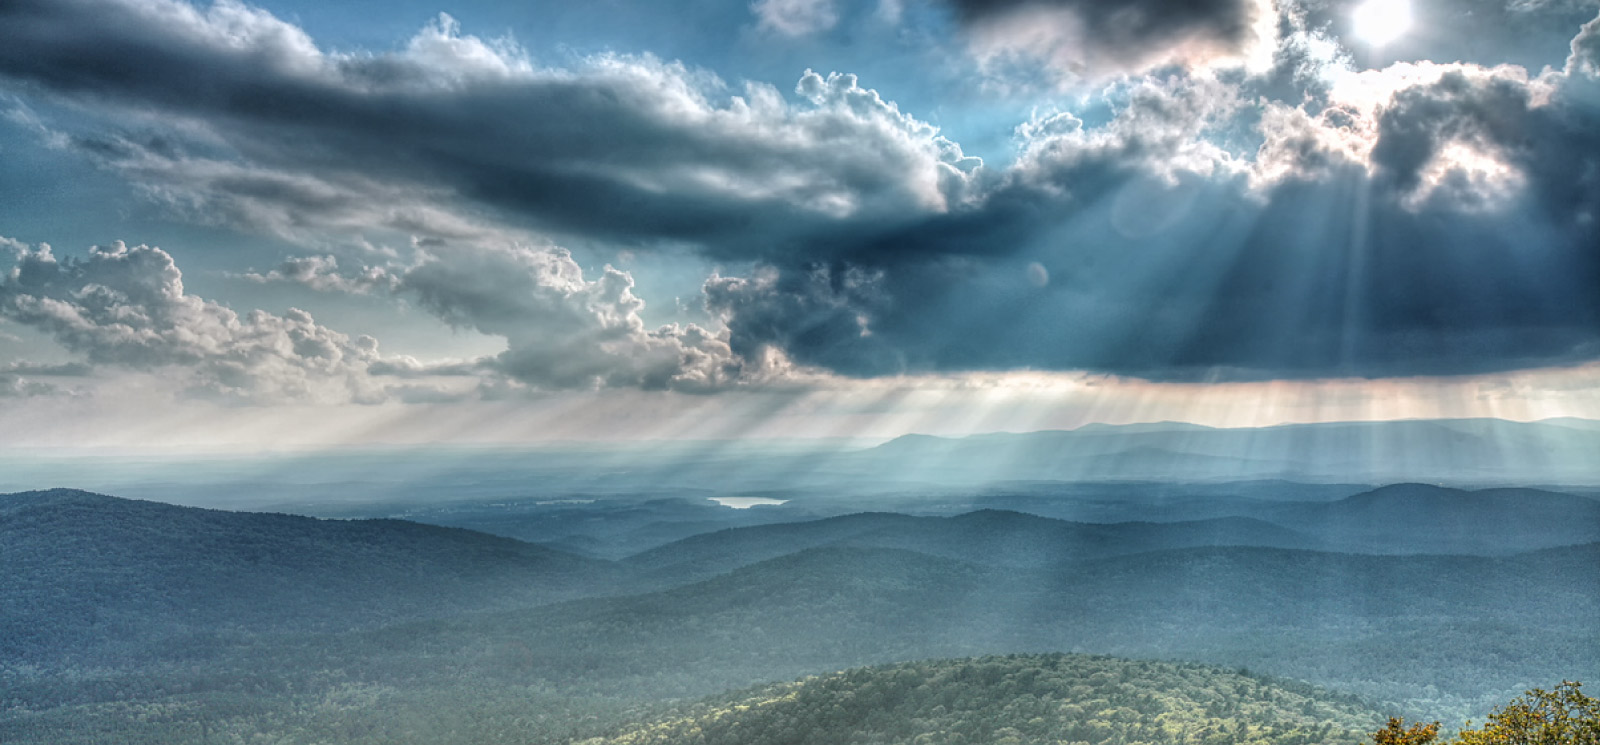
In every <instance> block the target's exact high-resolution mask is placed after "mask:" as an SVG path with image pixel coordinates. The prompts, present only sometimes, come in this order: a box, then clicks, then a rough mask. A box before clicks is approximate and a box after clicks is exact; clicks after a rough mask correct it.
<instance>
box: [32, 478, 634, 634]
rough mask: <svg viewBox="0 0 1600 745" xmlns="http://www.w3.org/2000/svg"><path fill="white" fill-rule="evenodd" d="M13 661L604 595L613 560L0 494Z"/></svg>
mask: <svg viewBox="0 0 1600 745" xmlns="http://www.w3.org/2000/svg"><path fill="white" fill-rule="evenodd" d="M0 566H4V567H5V571H4V572H0V608H4V609H5V610H4V612H3V613H0V639H3V640H5V645H4V649H5V650H6V657H8V658H11V659H15V658H17V657H19V656H20V657H30V656H37V655H44V656H53V655H57V654H61V655H70V656H76V655H82V654H85V653H87V652H88V651H89V650H90V648H91V647H93V646H94V644H92V643H91V642H96V641H110V642H114V643H116V644H118V645H120V646H128V645H130V644H132V643H134V642H136V641H138V640H141V639H150V638H157V637H163V636H174V635H182V634H185V633H194V632H210V631H215V630H218V629H229V628H238V629H254V630H274V629H278V630H281V629H300V630H310V629H341V628H351V627H356V626H371V625H376V624H382V623H391V622H396V621H402V620H408V619H417V618H428V617H436V616H440V615H453V614H457V613H461V612H465V611H470V610H474V609H486V608H510V607H523V606H530V605H536V604H540V603H548V602H553V601H556V600H562V599H567V598H572V597H576V596H579V595H589V594H594V593H596V592H599V591H603V590H604V589H605V588H607V587H609V586H611V584H612V583H613V582H614V581H616V580H617V579H618V576H619V575H618V573H617V572H616V570H615V569H614V568H613V567H612V566H611V565H610V564H608V563H606V562H599V561H594V560H590V559H584V558H580V557H577V556H573V555H570V554H565V553H562V552H559V551H555V550H551V549H548V548H544V547H542V546H536V545H533V544H528V543H523V542H520V541H514V540H510V539H506V538H498V537H494V536H489V535H484V534H482V533H475V532H472V531H467V530H459V529H452V528H441V527H436V526H431V525H421V524H418V523H411V522H405V521H401V520H348V521H346V520H317V519H313V518H306V517H298V516H292V515H278V514H266V513H244V512H226V511H221V510H206V509H198V508H193V507H178V506H174V505H169V504H162V503H158V502H146V501H137V500H128V499H118V498H115V497H108V496H103V495H98V494H91V493H88V492H82V491H75V490H67V489H57V490H51V491H39V492H25V493H19V494H7V495H0Z"/></svg>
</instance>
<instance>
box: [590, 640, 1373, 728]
mask: <svg viewBox="0 0 1600 745" xmlns="http://www.w3.org/2000/svg"><path fill="white" fill-rule="evenodd" d="M1380 719H1381V718H1380V717H1379V715H1378V714H1377V713H1375V712H1373V711H1371V710H1370V709H1367V708H1366V707H1364V706H1362V705H1361V704H1360V703H1358V702H1356V701H1355V700H1354V699H1351V698H1348V697H1343V696H1338V695H1335V694H1331V693H1327V692H1324V691H1318V690H1316V689H1313V688H1310V687H1306V686H1299V685H1295V684H1286V683H1282V682H1278V681H1272V680H1267V679H1262V678H1258V677H1254V676H1251V675H1248V674H1245V673H1243V672H1228V671H1224V670H1221V669H1219V668H1213V667H1207V666H1203V665H1191V664H1177V663H1167V662H1148V661H1132V660H1123V659H1117V658H1111V657H1090V656H1083V655H1061V654H1047V655H1010V656H1005V657H980V658H971V659H959V660H933V661H923V662H910V663H903V664H897V665H885V666H879V667H867V668H856V669H853V670H846V671H844V672H839V673H833V674H830V675H821V676H816V677H811V678H806V679H804V680H801V681H799V682H795V683H785V684H780V685H773V686H766V687H761V688H756V689H752V690H749V691H745V692H742V693H738V694H734V695H731V696H726V697H721V698H717V699H713V700H709V701H704V702H700V703H697V704H693V705H689V706H685V707H682V708H680V709H678V710H676V711H674V712H672V713H670V714H668V715H667V716H664V717H662V718H659V719H656V720H653V721H650V722H645V723H638V724H633V725H629V726H626V727H624V728H621V729H620V730H619V731H617V732H615V733H613V734H611V735H609V736H606V737H600V738H595V739H592V740H588V741H586V742H585V743H583V745H769V744H771V745H777V744H778V743H783V744H784V745H852V744H857V743H859V744H860V745H868V744H871V745H902V744H904V745H931V744H932V743H939V744H940V745H962V744H964V743H971V744H972V745H978V744H980V743H981V744H983V745H1022V744H1023V743H1051V744H1055V743H1123V744H1125V745H1135V744H1138V743H1151V744H1156V743H1163V744H1164V743H1172V744H1174V745H1176V744H1178V743H1183V744H1186V745H1190V744H1192V745H1223V744H1225V743H1251V744H1260V745H1266V744H1267V743H1271V744H1272V745H1309V744H1311V743H1319V744H1320V743H1327V744H1330V745H1332V744H1337V743H1352V744H1353V743H1359V742H1362V741H1363V739H1364V737H1365V735H1364V733H1365V732H1367V731H1370V730H1371V729H1373V727H1374V726H1375V725H1376V724H1378V723H1379V722H1380Z"/></svg>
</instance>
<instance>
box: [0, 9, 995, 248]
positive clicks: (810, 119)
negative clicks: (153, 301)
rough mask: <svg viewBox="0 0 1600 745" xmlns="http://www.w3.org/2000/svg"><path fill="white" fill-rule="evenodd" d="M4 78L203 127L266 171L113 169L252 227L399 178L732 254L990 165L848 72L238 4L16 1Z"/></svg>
mask: <svg viewBox="0 0 1600 745" xmlns="http://www.w3.org/2000/svg"><path fill="white" fill-rule="evenodd" d="M0 75H3V76H5V77H9V78H11V79H12V80H14V81H16V82H17V83H20V84H22V85H24V86H26V88H31V89H35V90H47V91H51V92H54V93H57V94H60V95H64V96H67V97H69V98H70V99H72V100H76V101H80V102H95V103H111V104H115V105H119V106H122V107H125V108H126V110H127V111H128V112H129V113H132V114H137V113H138V112H141V111H149V110H151V109H156V110H160V111H162V112H164V113H167V114H172V115H178V116H183V117H189V118H193V119H195V120H198V121H199V122H203V123H204V125H205V127H206V128H207V129H209V130H210V131H212V132H213V133H215V134H218V135H220V136H222V137H223V138H224V139H225V140H226V142H227V144H228V145H229V146H230V147H232V148H234V149H236V150H237V151H238V152H239V153H241V154H242V155H243V156H244V158H245V159H246V161H247V162H249V163H251V164H252V165H253V166H255V168H254V169H252V170H251V171H249V172H243V171H241V172H239V173H233V174H223V175H219V174H217V173H215V172H216V171H219V170H223V168H222V167H220V166H217V165H216V164H214V163H212V162H210V161H205V160H203V159H201V158H199V157H198V156H194V155H190V156H185V155H184V154H183V152H184V151H182V150H169V151H167V152H160V151H157V150H155V149H153V148H140V149H138V150H137V152H136V153H132V154H130V153H119V152H113V153H103V154H102V155H103V156H104V157H106V158H107V159H108V160H109V161H111V162H112V163H113V164H114V165H116V166H118V167H122V168H124V169H126V170H129V171H130V172H131V173H132V174H133V175H134V176H135V177H143V178H145V179H148V180H149V181H151V182H152V183H153V184H154V185H155V186H156V187H163V186H166V185H167V184H168V183H169V182H164V181H163V180H162V179H163V177H170V178H173V179H178V178H184V177H187V178H190V179H195V178H200V177H201V176H210V178H208V179H207V180H206V181H205V188H204V189H194V190H191V193H189V194H188V195H187V196H189V197H190V198H193V199H199V200H215V201H221V202H223V203H224V205H225V207H227V208H228V209H232V210H234V211H237V212H240V213H243V214H249V213H251V212H252V210H255V209H259V208H260V206H261V205H269V206H271V205H275V206H277V207H279V208H292V209H294V210H295V211H296V212H301V211H303V212H305V213H307V214H308V215H310V216H311V217H315V216H316V215H317V214H318V213H325V212H328V211H330V210H339V211H340V212H341V213H342V214H339V215H335V216H334V217H333V218H332V219H337V220H340V221H341V222H350V221H352V220H351V218H350V216H349V215H348V212H349V210H348V209H344V208H343V207H344V206H343V205H342V204H341V202H340V198H339V190H341V189H342V190H343V191H344V192H345V193H353V194H356V195H358V196H366V197H371V196H376V195H375V194H374V192H376V191H379V188H378V186H377V185H378V184H392V183H403V184H410V185H411V186H412V187H414V190H415V192H416V193H415V194H413V195H411V196H412V197H413V198H416V199H422V198H425V197H426V198H431V199H435V200H437V199H440V198H449V197H451V196H454V197H458V198H462V199H465V200H468V201H471V202H474V203H477V204H480V205H483V204H487V205H492V206H495V207H498V208H500V210H502V213H501V214H502V215H503V216H507V217H510V218H513V219H517V220H527V221H530V222H532V223H533V224H534V225H537V226H539V227H541V228H543V229H546V230H554V231H557V232H565V233H570V234H577V235H583V236H590V237H600V238H608V239H614V240H624V241H628V240H659V239H662V238H670V239H681V240H693V241H697V242H701V243H704V244H706V245H713V246H723V247H725V248H726V250H727V251H728V252H729V253H732V252H735V251H749V250H762V249H763V248H771V247H773V246H777V245H782V244H785V243H786V242H788V241H789V240H790V239H792V238H794V237H796V236H805V235H807V234H809V233H810V232H812V231H813V230H814V228H815V226H817V225H818V224H821V223H830V224H831V223H834V222H837V221H840V220H845V221H849V220H859V221H862V222H874V221H876V220H878V219H881V218H882V217H883V216H885V215H889V214H895V213H908V212H909V213H917V212H928V211H939V210H943V209H946V208H947V207H948V205H949V202H950V200H952V199H958V198H959V192H960V190H961V188H962V183H963V182H964V181H965V180H966V171H970V170H971V169H972V168H973V167H974V166H975V165H976V161H974V160H971V159H966V158H964V156H962V155H961V153H960V151H959V148H956V147H955V146H954V145H953V144H952V143H949V142H948V141H946V140H943V139H942V138H939V137H938V136H937V132H936V130H935V129H934V128H933V127H930V126H928V125H926V124H923V123H921V122H917V121H915V120H913V119H911V118H910V117H907V116H905V115H903V114H902V113H900V112H899V110H898V109H897V108H895V107H894V106H893V105H892V104H889V103H887V102H885V101H882V100H881V99H879V98H878V97H877V94H876V93H874V92H872V91H869V90H864V89H862V88H860V87H858V86H857V85H856V81H855V78H854V77H853V76H849V75H844V76H829V77H823V76H820V75H816V74H807V75H806V76H805V77H804V78H803V79H802V80H801V82H800V87H799V91H798V92H799V93H800V94H801V96H802V97H804V98H805V99H806V100H807V103H806V104H804V105H800V106H794V105H791V104H789V103H788V102H787V101H786V100H785V99H784V97H783V96H782V95H781V94H780V93H779V92H778V91H777V90H776V89H773V88H770V87H767V86H750V87H747V88H746V89H744V90H739V91H731V92H730V91H728V90H726V87H725V86H724V85H723V84H722V83H721V82H720V81H716V80H715V79H712V78H710V77H709V76H707V75H705V74H702V73H696V72H693V71H690V70H687V69H684V68H683V67H681V66H678V65H673V64H666V63H661V62H657V61H655V60H653V59H649V58H637V59H635V58H620V57H616V58H603V59H596V60H591V61H589V62H588V63H587V66H586V67H584V68H583V69H579V70H572V71H565V70H545V69H538V68H535V67H534V66H533V65H532V64H531V63H529V62H528V61H527V60H526V59H525V58H524V57H523V56H522V53H521V51H520V50H518V49H516V48H514V47H511V46H509V45H506V44H503V43H501V44H496V43H493V42H485V41H483V40H480V39H477V38H474V37H470V36H462V35H460V34H459V32H458V31H457V29H456V27H455V24H454V22H453V21H451V20H449V19H448V18H443V19H441V20H440V21H438V22H437V23H435V24H433V25H432V26H430V27H428V28H427V29H425V30H424V31H423V32H422V33H420V34H419V35H418V36H417V37H415V38H414V39H413V40H412V41H411V42H410V44H409V45H408V46H407V47H406V48H405V49H404V50H403V51H401V52H397V53H393V54H388V55H379V56H361V55H355V56H351V55H346V56H338V55H329V54H324V53H323V52H321V51H320V50H319V49H318V48H317V47H316V45H315V44H314V43H313V42H312V40H311V39H310V38H309V37H307V36H306V35H305V34H304V33H303V32H302V31H300V29H298V28H297V27H294V26H292V25H290V24H287V23H284V22H282V21H280V20H278V19H276V18H274V17H272V16H271V15H269V14H267V13H265V12H264V11H260V10H255V9H251V8H248V7H246V6H243V5H239V4H236V3H232V2H219V3H217V4H215V5H213V6H211V7H210V8H209V9H206V10H204V11H196V10H195V9H193V8H192V7H190V6H188V5H185V4H183V3H179V2H173V1H172V0H151V1H150V2H132V1H131V0H126V1H125V0H48V1H40V0H16V1H15V2H8V3H5V4H4V5H3V6H0ZM135 156H136V157H135ZM196 171H205V172H206V173H196ZM282 171H295V172H302V171H303V172H307V173H309V175H307V173H294V174H292V175H285V174H284V173H282ZM224 175H225V176H226V177H223V176H224ZM180 186H181V183H180ZM390 201H391V202H392V201H393V199H392V195H391V199H390ZM297 204H298V205H301V206H300V207H296V206H295V205H297ZM241 205H242V206H241ZM311 217H306V218H302V219H311ZM247 221H248V220H247ZM379 222H380V223H385V222H386V223H391V224H392V223H394V222H395V221H394V220H393V219H384V220H379ZM757 235H759V236H765V237H766V241H765V246H753V245H752V243H753V242H752V241H751V237H752V236H757ZM735 244H740V245H741V246H742V247H739V248H734V246H735Z"/></svg>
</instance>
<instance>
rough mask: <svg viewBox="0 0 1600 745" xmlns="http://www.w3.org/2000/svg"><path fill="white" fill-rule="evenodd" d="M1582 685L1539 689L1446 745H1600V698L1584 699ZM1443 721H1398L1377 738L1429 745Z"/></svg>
mask: <svg viewBox="0 0 1600 745" xmlns="http://www.w3.org/2000/svg"><path fill="white" fill-rule="evenodd" d="M1581 689H1582V684H1581V683H1575V682H1571V681H1567V682H1563V683H1562V684H1561V685H1559V686H1556V687H1555V689H1554V690H1550V691H1546V690H1544V689H1541V688H1534V689H1532V690H1530V691H1528V692H1527V693H1524V694H1523V695H1521V696H1518V697H1517V698H1515V699H1513V700H1512V701H1511V703H1509V704H1506V705H1505V706H1504V707H1502V708H1499V709H1496V710H1495V711H1494V713H1492V714H1490V715H1489V721H1488V722H1487V723H1485V724H1484V725H1483V727H1481V728H1479V729H1472V727H1471V724H1470V723H1468V726H1467V727H1466V728H1465V729H1463V730H1461V732H1460V733H1459V734H1457V735H1456V737H1455V738H1454V739H1452V740H1449V741H1447V743H1446V744H1445V745H1600V700H1597V699H1594V698H1591V697H1589V696H1585V695H1584V694H1583V691H1582V690H1581ZM1438 732H1439V723H1438V722H1434V723H1433V724H1429V725H1420V724H1417V725H1412V726H1411V727H1410V728H1409V729H1406V728H1404V722H1403V721H1402V720H1400V719H1398V718H1394V719H1390V720H1389V725H1388V726H1387V727H1385V728H1384V729H1381V730H1378V731H1377V732H1374V733H1373V734H1372V740H1373V742H1374V743H1375V744H1376V745H1426V744H1427V743H1431V742H1433V741H1434V738H1435V736H1436V735H1437V734H1438Z"/></svg>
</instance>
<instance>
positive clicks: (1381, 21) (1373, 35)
mask: <svg viewBox="0 0 1600 745" xmlns="http://www.w3.org/2000/svg"><path fill="white" fill-rule="evenodd" d="M1350 23H1351V26H1352V28H1353V29H1354V31H1355V36H1356V38H1358V39H1360V40H1362V41H1364V42H1366V43H1368V44H1371V45H1373V46H1382V45H1384V44H1388V43H1389V42H1391V41H1394V40H1395V39H1398V38H1400V36H1401V35H1402V34H1404V33H1405V32H1406V30H1407V29H1410V28H1411V2H1410V0H1366V2H1364V3H1362V4H1360V5H1358V6H1356V9H1355V12H1354V13H1352V14H1351V16H1350Z"/></svg>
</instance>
